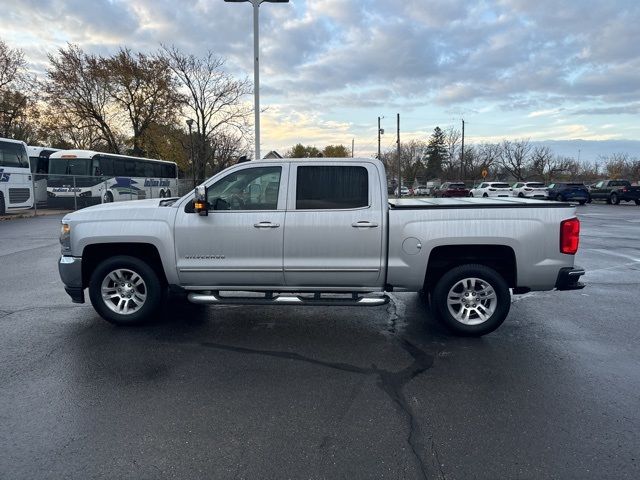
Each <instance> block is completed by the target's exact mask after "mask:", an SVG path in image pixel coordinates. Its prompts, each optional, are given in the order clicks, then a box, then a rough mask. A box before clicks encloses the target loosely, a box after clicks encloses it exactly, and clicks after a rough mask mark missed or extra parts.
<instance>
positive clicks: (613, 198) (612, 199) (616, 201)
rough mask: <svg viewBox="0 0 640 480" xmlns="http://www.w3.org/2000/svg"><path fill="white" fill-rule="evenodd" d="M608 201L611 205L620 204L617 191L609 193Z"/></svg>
mask: <svg viewBox="0 0 640 480" xmlns="http://www.w3.org/2000/svg"><path fill="white" fill-rule="evenodd" d="M609 203H612V204H613V205H620V197H619V196H618V194H617V193H612V194H611V197H609Z"/></svg>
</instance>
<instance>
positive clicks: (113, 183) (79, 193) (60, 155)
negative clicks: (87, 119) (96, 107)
mask: <svg viewBox="0 0 640 480" xmlns="http://www.w3.org/2000/svg"><path fill="white" fill-rule="evenodd" d="M177 193H178V167H177V165H176V164H175V163H174V162H166V161H164V160H154V159H151V158H138V157H129V156H126V155H115V154H112V153H100V152H94V151H90V150H62V151H58V152H55V153H52V154H51V155H50V156H49V178H48V181H47V196H48V197H49V203H55V201H54V202H52V200H53V199H56V198H59V199H64V198H66V199H69V198H74V197H75V199H76V200H75V201H76V202H77V200H78V199H80V200H81V206H86V205H90V204H95V203H108V202H116V201H120V200H140V199H143V198H166V197H171V196H172V195H177Z"/></svg>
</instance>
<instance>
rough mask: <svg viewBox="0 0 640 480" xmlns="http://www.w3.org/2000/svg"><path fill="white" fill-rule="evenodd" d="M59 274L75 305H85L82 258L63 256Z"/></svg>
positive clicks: (59, 262) (59, 264) (60, 261)
mask: <svg viewBox="0 0 640 480" xmlns="http://www.w3.org/2000/svg"><path fill="white" fill-rule="evenodd" d="M58 272H59V273H60V279H61V280H62V283H64V289H65V291H66V292H67V293H68V294H69V296H70V297H71V300H72V301H73V303H84V287H83V286H82V258H79V257H69V256H65V255H63V256H62V257H60V260H59V261H58Z"/></svg>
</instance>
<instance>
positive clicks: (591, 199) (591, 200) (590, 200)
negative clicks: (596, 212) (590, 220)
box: [587, 195, 593, 203]
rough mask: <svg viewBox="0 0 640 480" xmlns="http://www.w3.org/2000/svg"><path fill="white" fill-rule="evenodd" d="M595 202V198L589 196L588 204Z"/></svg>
mask: <svg viewBox="0 0 640 480" xmlns="http://www.w3.org/2000/svg"><path fill="white" fill-rule="evenodd" d="M591 202H593V198H591V195H589V198H588V199H587V203H591Z"/></svg>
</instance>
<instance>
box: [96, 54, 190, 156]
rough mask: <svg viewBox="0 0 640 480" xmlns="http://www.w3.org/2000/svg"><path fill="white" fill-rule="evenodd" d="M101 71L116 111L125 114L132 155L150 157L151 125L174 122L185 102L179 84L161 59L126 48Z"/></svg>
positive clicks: (108, 60) (104, 64)
mask: <svg viewBox="0 0 640 480" xmlns="http://www.w3.org/2000/svg"><path fill="white" fill-rule="evenodd" d="M102 68H103V69H104V75H105V77H106V78H108V79H109V81H108V83H107V89H108V92H109V94H110V96H111V98H112V100H113V102H114V106H115V108H118V109H119V110H120V111H122V112H124V115H125V116H126V119H127V123H129V124H130V127H131V131H132V133H133V137H132V139H131V144H132V154H133V155H144V154H148V152H147V150H148V149H147V148H144V147H145V146H144V138H145V133H146V131H147V130H148V129H149V128H150V127H151V125H153V124H160V125H162V124H172V123H175V118H176V113H177V110H178V107H179V106H180V104H181V102H182V99H181V97H180V96H179V95H178V92H177V86H178V82H177V81H176V79H175V77H174V76H173V74H172V71H171V69H170V68H169V66H168V65H167V63H166V62H165V61H164V60H163V59H162V58H159V57H150V56H148V55H145V54H144V53H137V54H132V53H131V50H129V49H127V48H123V49H120V51H119V52H118V53H117V54H115V55H114V56H113V57H110V58H107V59H104V60H103V61H102Z"/></svg>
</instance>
